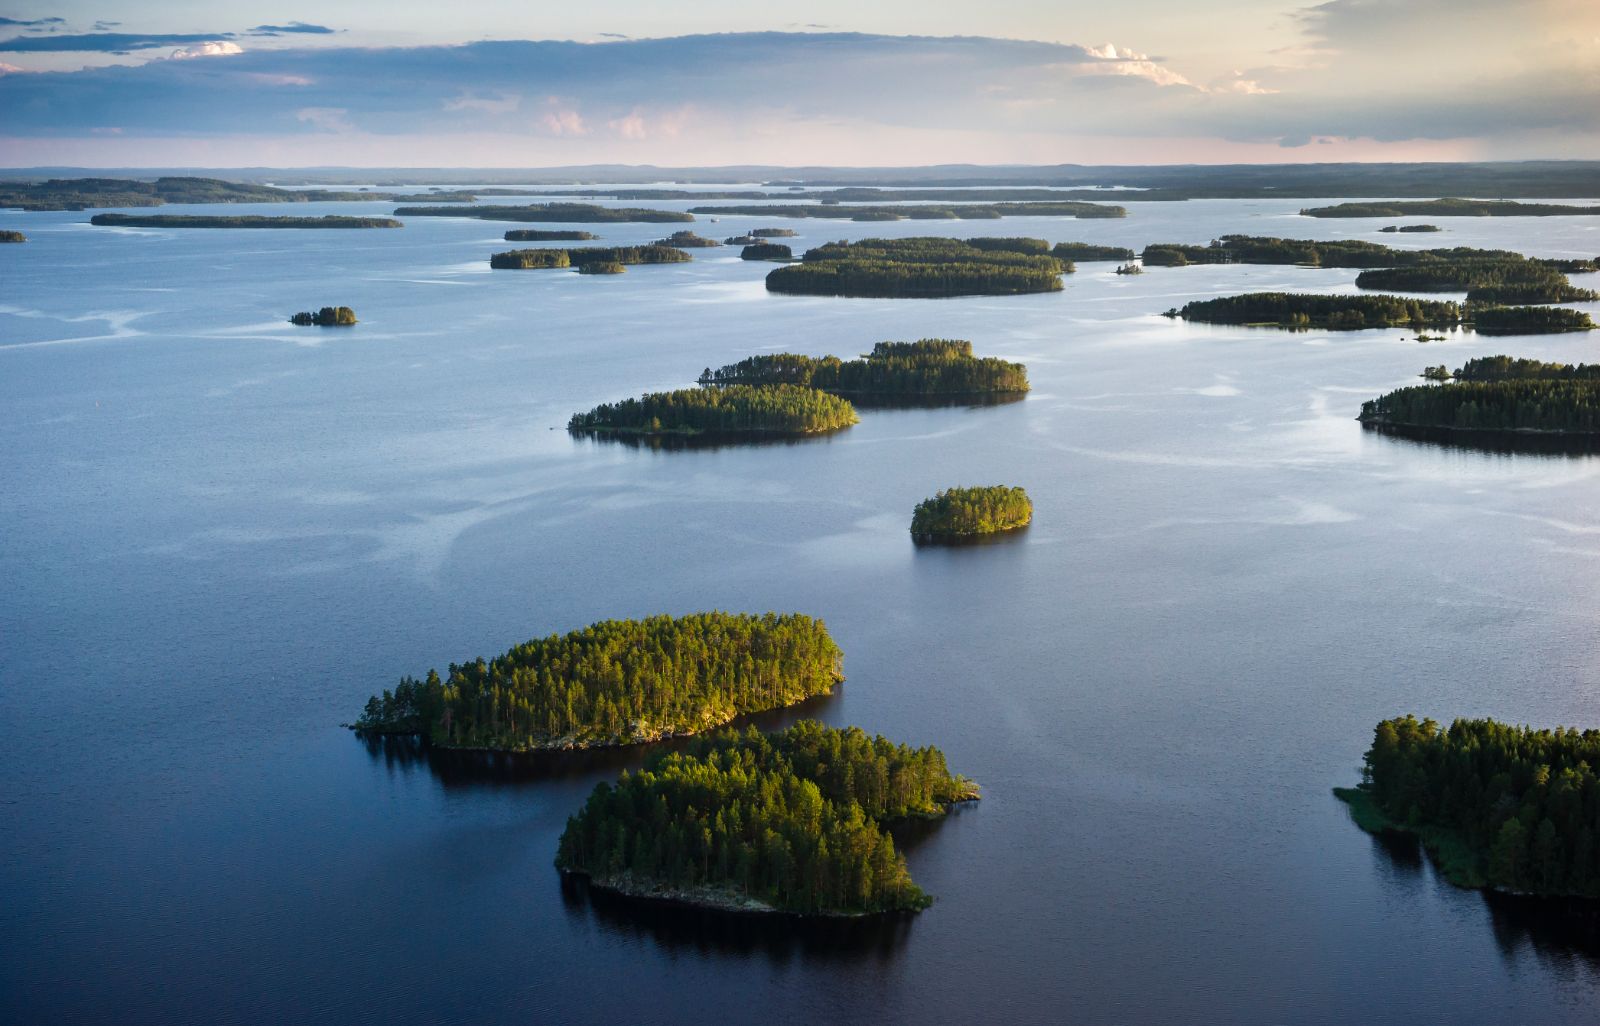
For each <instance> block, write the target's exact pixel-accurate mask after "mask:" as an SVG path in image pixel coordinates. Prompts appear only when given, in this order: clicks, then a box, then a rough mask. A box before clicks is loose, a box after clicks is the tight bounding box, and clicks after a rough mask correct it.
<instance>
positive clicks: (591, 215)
mask: <svg viewBox="0 0 1600 1026" xmlns="http://www.w3.org/2000/svg"><path fill="white" fill-rule="evenodd" d="M394 216H396V217H476V218H478V219H479V220H482V221H550V222H556V223H575V224H607V223H620V222H635V221H637V222H645V223H653V222H665V221H693V220H694V215H693V214H684V213H680V212H678V211H676V210H648V209H645V208H643V207H602V206H597V205H595V204H592V203H534V204H531V205H529V206H522V207H499V206H478V207H459V206H453V207H396V208H395V212H394Z"/></svg>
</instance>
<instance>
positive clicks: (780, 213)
mask: <svg viewBox="0 0 1600 1026" xmlns="http://www.w3.org/2000/svg"><path fill="white" fill-rule="evenodd" d="M689 210H690V212H691V213H695V214H706V215H709V216H711V217H721V216H724V215H727V216H738V215H743V216H747V217H832V218H844V219H847V220H851V221H899V220H902V219H910V220H913V221H916V220H922V221H949V220H984V219H994V218H1000V217H1085V218H1089V217H1127V216H1128V209H1127V208H1126V207H1117V206H1112V205H1110V204H1107V203H1082V202H1077V201H1064V200H1058V201H1055V202H1040V203H983V204H976V203H955V204H948V205H946V204H906V205H904V206H890V207H882V206H856V205H851V204H845V203H761V204H747V205H743V206H732V207H705V206H701V207H690V208H689ZM397 213H398V211H397Z"/></svg>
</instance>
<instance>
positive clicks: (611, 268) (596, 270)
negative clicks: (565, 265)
mask: <svg viewBox="0 0 1600 1026" xmlns="http://www.w3.org/2000/svg"><path fill="white" fill-rule="evenodd" d="M627 269H628V268H627V266H626V265H625V264H623V263H622V261H620V260H589V261H585V262H584V263H581V264H579V265H578V273H579V274H622V273H623V272H624V271H626V270H627Z"/></svg>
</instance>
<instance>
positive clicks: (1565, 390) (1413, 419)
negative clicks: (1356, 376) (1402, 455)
mask: <svg viewBox="0 0 1600 1026" xmlns="http://www.w3.org/2000/svg"><path fill="white" fill-rule="evenodd" d="M1357 419H1359V420H1360V421H1361V423H1362V424H1365V425H1367V426H1369V427H1373V428H1382V429H1386V430H1393V431H1397V432H1399V433H1402V434H1404V433H1407V432H1419V433H1432V432H1442V433H1450V432H1463V433H1469V434H1480V435H1481V434H1484V433H1498V434H1506V435H1511V436H1517V435H1570V436H1584V437H1588V436H1594V435H1597V434H1600V381H1597V380H1596V379H1594V378H1589V377H1583V378H1580V377H1576V376H1574V377H1570V378H1557V377H1547V378H1498V379H1495V378H1491V379H1487V380H1482V379H1480V380H1470V379H1469V380H1462V381H1452V382H1447V383H1444V384H1437V385H1412V386H1410V387H1407V388H1401V389H1397V390H1395V391H1393V392H1390V393H1388V394H1386V395H1382V396H1379V397H1378V398H1376V399H1369V400H1367V401H1366V402H1364V403H1362V404H1361V416H1360V417H1359V418H1357Z"/></svg>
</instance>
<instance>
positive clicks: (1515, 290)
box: [1356, 258, 1600, 304]
mask: <svg viewBox="0 0 1600 1026" xmlns="http://www.w3.org/2000/svg"><path fill="white" fill-rule="evenodd" d="M1356 285H1357V287H1359V288H1363V289H1398V290H1400V291H1402V292H1465V293H1466V294H1467V302H1469V303H1489V304H1497V303H1498V304H1503V303H1575V302H1584V301H1588V300H1593V299H1600V295H1597V294H1596V293H1595V292H1594V291H1593V290H1592V289H1581V288H1578V287H1576V286H1574V285H1573V284H1572V283H1571V282H1570V281H1568V280H1567V276H1566V275H1565V274H1563V273H1562V272H1561V271H1559V270H1557V269H1556V268H1555V267H1553V266H1551V265H1550V264H1548V263H1546V262H1544V261H1540V260H1527V259H1521V258H1519V259H1516V260H1505V259H1497V260H1449V261H1438V262H1435V263H1423V264H1414V265H1412V266H1409V267H1387V268H1379V269H1376V270H1370V271H1362V272H1361V273H1360V274H1358V275H1356Z"/></svg>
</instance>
